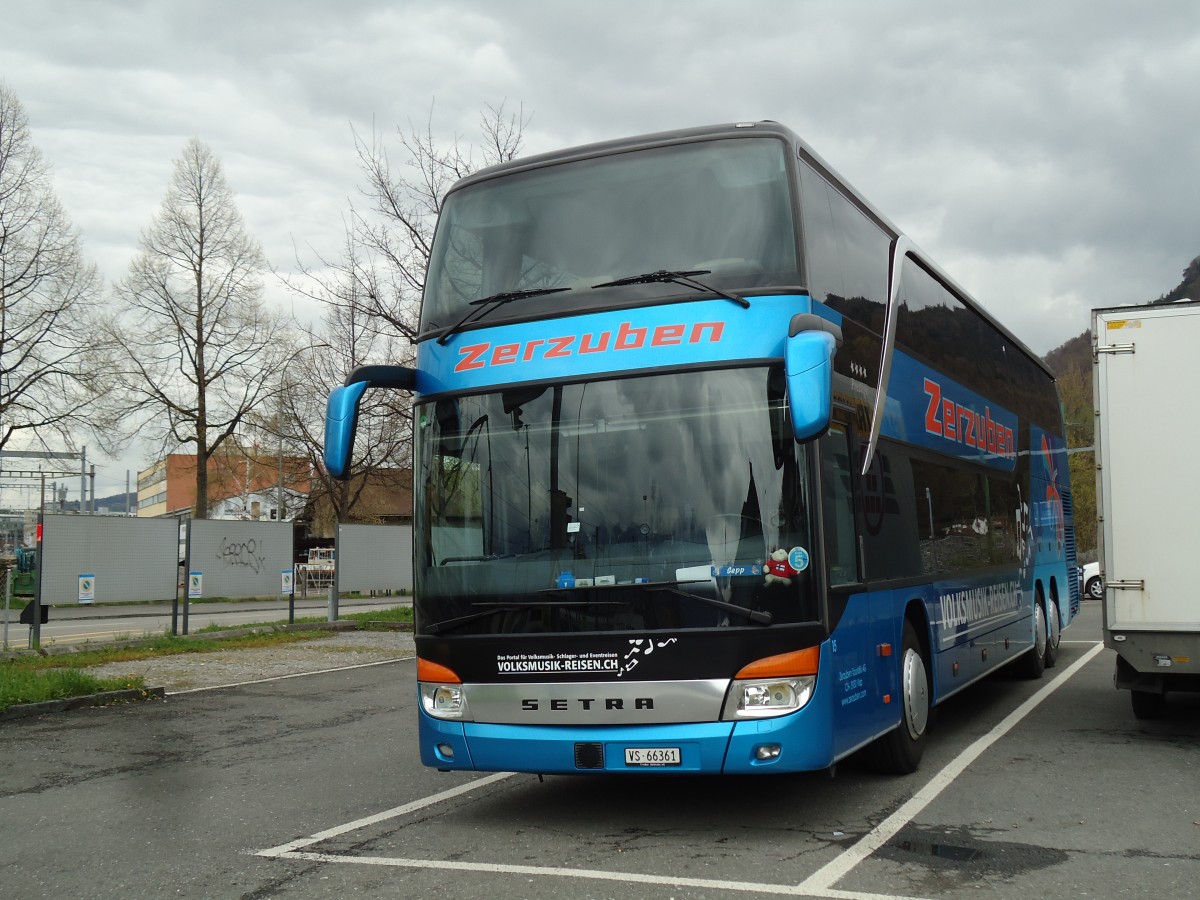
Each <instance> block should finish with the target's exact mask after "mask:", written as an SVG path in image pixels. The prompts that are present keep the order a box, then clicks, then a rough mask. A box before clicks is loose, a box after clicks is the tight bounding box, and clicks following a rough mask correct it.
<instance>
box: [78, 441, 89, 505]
mask: <svg viewBox="0 0 1200 900" xmlns="http://www.w3.org/2000/svg"><path fill="white" fill-rule="evenodd" d="M87 471H88V467H87V447H84V448H83V449H82V450H80V451H79V514H80V515H81V516H82V515H83V504H84V501H85V500H87Z"/></svg>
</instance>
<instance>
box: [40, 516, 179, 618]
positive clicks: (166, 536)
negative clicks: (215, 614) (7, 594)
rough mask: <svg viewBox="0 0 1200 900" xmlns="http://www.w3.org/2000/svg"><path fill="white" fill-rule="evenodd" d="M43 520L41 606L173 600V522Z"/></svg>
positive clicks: (176, 534) (176, 541) (176, 547)
mask: <svg viewBox="0 0 1200 900" xmlns="http://www.w3.org/2000/svg"><path fill="white" fill-rule="evenodd" d="M42 521H43V525H42V546H41V550H40V555H39V559H38V566H39V567H40V568H41V570H42V571H41V577H42V603H43V604H44V605H46V606H51V605H62V604H67V603H79V602H81V600H80V598H81V597H83V598H84V599H83V601H82V602H85V603H88V602H96V603H111V602H116V601H121V600H173V599H175V589H176V577H177V574H178V571H179V568H178V566H179V557H178V555H177V554H178V550H179V523H178V522H177V521H176V520H175V519H134V518H122V517H118V516H68V515H61V514H58V513H46V515H45V516H44V517H43V520H42ZM87 576H90V577H87Z"/></svg>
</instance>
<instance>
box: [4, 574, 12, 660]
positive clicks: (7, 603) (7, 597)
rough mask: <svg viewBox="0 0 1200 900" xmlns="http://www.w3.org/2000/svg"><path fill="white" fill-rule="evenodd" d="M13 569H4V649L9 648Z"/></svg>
mask: <svg viewBox="0 0 1200 900" xmlns="http://www.w3.org/2000/svg"><path fill="white" fill-rule="evenodd" d="M12 583H13V570H12V569H11V568H9V569H5V571H4V649H5V650H8V610H9V608H10V607H11V606H12Z"/></svg>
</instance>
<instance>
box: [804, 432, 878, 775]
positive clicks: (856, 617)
mask: <svg viewBox="0 0 1200 900" xmlns="http://www.w3.org/2000/svg"><path fill="white" fill-rule="evenodd" d="M854 446H855V444H854V434H853V429H852V427H851V425H850V422H849V420H848V419H845V418H842V417H841V416H838V415H837V414H836V413H835V419H834V422H833V423H832V424H831V425H830V428H829V431H828V432H827V433H826V434H825V435H824V437H822V438H821V440H820V454H819V455H820V479H821V517H822V526H823V527H822V533H823V544H824V562H825V573H826V578H825V583H826V587H827V591H826V593H827V610H826V612H827V615H828V617H829V618H828V621H829V627H830V648H829V649H830V659H831V661H832V664H833V665H832V666H831V668H830V674H831V675H832V678H833V684H832V685H830V686H829V687H828V688H825V689H824V690H826V691H829V692H830V693H829V694H828V696H830V697H831V710H832V715H833V722H834V723H835V725H834V729H833V731H834V741H835V747H834V751H835V753H836V754H841V753H843V752H845V751H846V750H848V749H850V748H852V747H856V746H858V745H859V744H861V743H863V742H864V741H866V740H868V739H870V738H871V737H873V736H874V735H875V734H876V733H877V732H878V731H879V727H880V726H879V725H878V724H877V722H878V720H879V717H878V714H877V708H878V703H879V701H878V699H877V698H878V696H879V688H880V684H881V683H882V681H885V680H886V674H885V673H884V672H882V671H881V670H880V660H879V657H878V655H877V653H876V645H877V643H878V642H879V640H880V639H879V638H878V632H879V631H880V629H881V622H880V619H881V618H882V617H881V615H880V613H881V611H882V609H883V608H884V607H885V606H887V604H885V603H882V602H880V600H881V598H873V597H871V596H870V595H868V594H867V593H866V591H865V589H864V583H863V559H862V549H861V548H862V542H861V541H860V540H859V534H860V531H861V529H860V526H859V519H858V513H857V511H858V509H859V507H860V504H859V503H857V502H856V498H855V482H856V478H855V472H854V464H853V463H854V460H855V459H856V458H857V455H856V454H855V453H854V452H853V448H854ZM818 690H822V689H821V687H820V686H819V685H818Z"/></svg>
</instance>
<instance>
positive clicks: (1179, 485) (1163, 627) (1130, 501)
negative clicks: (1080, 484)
mask: <svg viewBox="0 0 1200 900" xmlns="http://www.w3.org/2000/svg"><path fill="white" fill-rule="evenodd" d="M1092 350H1093V360H1094V366H1093V376H1094V377H1093V381H1092V386H1093V391H1094V394H1095V404H1096V491H1097V497H1096V508H1097V510H1098V515H1099V526H1100V527H1099V531H1100V572H1101V576H1102V577H1103V580H1104V646H1105V647H1108V648H1110V649H1112V650H1115V651H1116V652H1117V671H1116V677H1115V683H1116V686H1117V687H1118V688H1122V689H1125V690H1128V691H1130V692H1131V697H1132V698H1133V712H1134V714H1135V715H1136V716H1137V717H1138V718H1139V719H1145V718H1154V717H1156V716H1159V715H1161V714H1162V712H1163V706H1164V701H1165V698H1166V695H1167V692H1168V691H1200V591H1198V590H1197V587H1196V583H1195V582H1196V577H1195V576H1196V573H1197V572H1198V571H1200V567H1198V566H1197V561H1196V560H1197V557H1198V556H1200V527H1198V519H1197V516H1198V515H1200V475H1198V474H1197V470H1196V455H1197V452H1200V449H1198V448H1200V417H1198V416H1197V411H1198V410H1200V401H1198V400H1197V393H1196V392H1197V390H1198V389H1200V302H1186V301H1185V302H1179V303H1169V304H1159V305H1152V306H1123V307H1118V308H1115V309H1095V310H1092Z"/></svg>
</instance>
